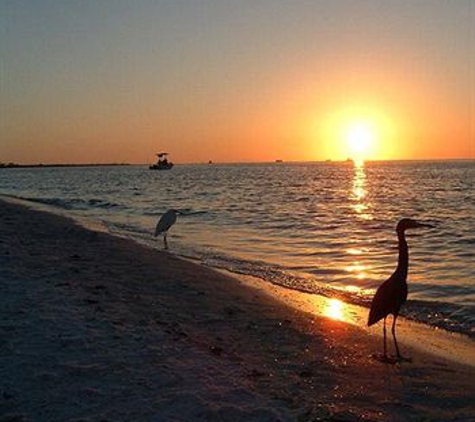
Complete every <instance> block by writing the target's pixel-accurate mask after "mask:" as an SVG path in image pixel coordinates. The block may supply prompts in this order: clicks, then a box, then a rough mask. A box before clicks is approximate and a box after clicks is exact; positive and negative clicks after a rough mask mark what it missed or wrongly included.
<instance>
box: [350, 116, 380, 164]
mask: <svg viewBox="0 0 475 422" xmlns="http://www.w3.org/2000/svg"><path fill="white" fill-rule="evenodd" d="M345 138H346V142H347V148H348V153H349V155H350V157H351V158H353V159H355V160H364V159H366V158H367V157H368V156H369V154H370V152H371V149H372V147H373V144H374V142H375V139H376V130H375V128H374V127H372V125H370V124H369V123H366V122H353V123H350V124H349V125H348V127H347V129H346V134H345Z"/></svg>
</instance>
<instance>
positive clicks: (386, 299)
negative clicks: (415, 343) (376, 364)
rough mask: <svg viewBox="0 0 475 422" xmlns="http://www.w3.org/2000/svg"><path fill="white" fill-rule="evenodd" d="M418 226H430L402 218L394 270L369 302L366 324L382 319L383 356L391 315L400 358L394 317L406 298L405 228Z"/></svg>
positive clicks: (406, 249) (398, 226)
mask: <svg viewBox="0 0 475 422" xmlns="http://www.w3.org/2000/svg"><path fill="white" fill-rule="evenodd" d="M419 227H432V226H430V225H428V224H422V223H418V222H416V221H414V220H411V219H408V218H404V219H402V220H401V221H400V222H399V223H398V225H397V228H396V232H397V235H398V249H399V258H398V265H397V268H396V271H394V273H393V274H392V275H391V277H389V279H388V280H386V281H385V282H384V283H383V284H381V286H379V288H378V290H377V291H376V294H375V295H374V297H373V301H372V303H371V309H370V312H369V317H368V326H371V325H373V324H376V323H377V322H378V321H380V320H382V319H384V325H383V333H384V357H387V355H386V318H387V316H388V315H390V314H392V315H393V325H392V334H393V338H394V345H395V346H396V353H397V356H398V358H402V356H401V354H400V352H399V347H398V344H397V339H396V319H397V317H398V315H399V311H400V309H401V306H402V305H403V304H404V303H405V302H406V299H407V293H408V288H407V274H408V271H409V249H408V246H407V241H406V236H405V231H406V230H407V229H413V228H419Z"/></svg>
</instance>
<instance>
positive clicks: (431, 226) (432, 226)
mask: <svg viewBox="0 0 475 422" xmlns="http://www.w3.org/2000/svg"><path fill="white" fill-rule="evenodd" d="M417 227H425V228H428V229H435V226H434V225H432V224H428V223H419V222H417Z"/></svg>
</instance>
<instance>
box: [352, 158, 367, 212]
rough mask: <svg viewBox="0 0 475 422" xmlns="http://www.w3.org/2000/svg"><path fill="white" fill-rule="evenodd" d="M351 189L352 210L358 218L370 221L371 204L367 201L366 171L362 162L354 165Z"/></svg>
mask: <svg viewBox="0 0 475 422" xmlns="http://www.w3.org/2000/svg"><path fill="white" fill-rule="evenodd" d="M354 170H355V173H354V176H353V188H352V190H351V192H350V199H351V200H352V201H353V202H354V204H353V205H352V208H353V209H354V210H355V211H356V214H357V216H358V217H359V218H361V219H364V220H372V219H373V215H372V214H371V212H370V211H369V210H370V208H371V204H370V203H369V201H368V199H367V195H368V191H367V190H366V171H365V166H364V162H356V161H355V163H354Z"/></svg>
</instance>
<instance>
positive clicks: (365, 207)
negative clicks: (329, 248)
mask: <svg viewBox="0 0 475 422" xmlns="http://www.w3.org/2000/svg"><path fill="white" fill-rule="evenodd" d="M349 199H350V201H351V202H352V205H351V207H352V208H353V210H354V211H355V214H356V216H357V218H360V219H362V220H372V219H373V214H372V213H371V203H370V202H369V200H368V191H367V188H366V171H365V164H364V161H362V160H361V161H358V160H355V161H354V175H353V185H352V189H351V191H350V192H349ZM346 252H347V254H348V255H352V256H353V257H354V258H355V260H354V262H353V263H352V264H350V265H347V266H346V268H345V270H346V271H347V272H349V273H352V274H354V275H355V277H356V279H359V280H362V279H364V278H365V277H366V276H367V273H366V271H368V270H370V269H371V267H370V266H368V265H365V264H363V263H361V261H360V260H359V259H358V257H360V256H362V255H363V254H364V253H365V252H367V250H363V249H361V248H357V247H352V248H349V249H348V250H347V251H346ZM347 290H349V291H352V292H355V291H356V292H358V291H359V290H360V289H359V288H358V287H357V286H347Z"/></svg>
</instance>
